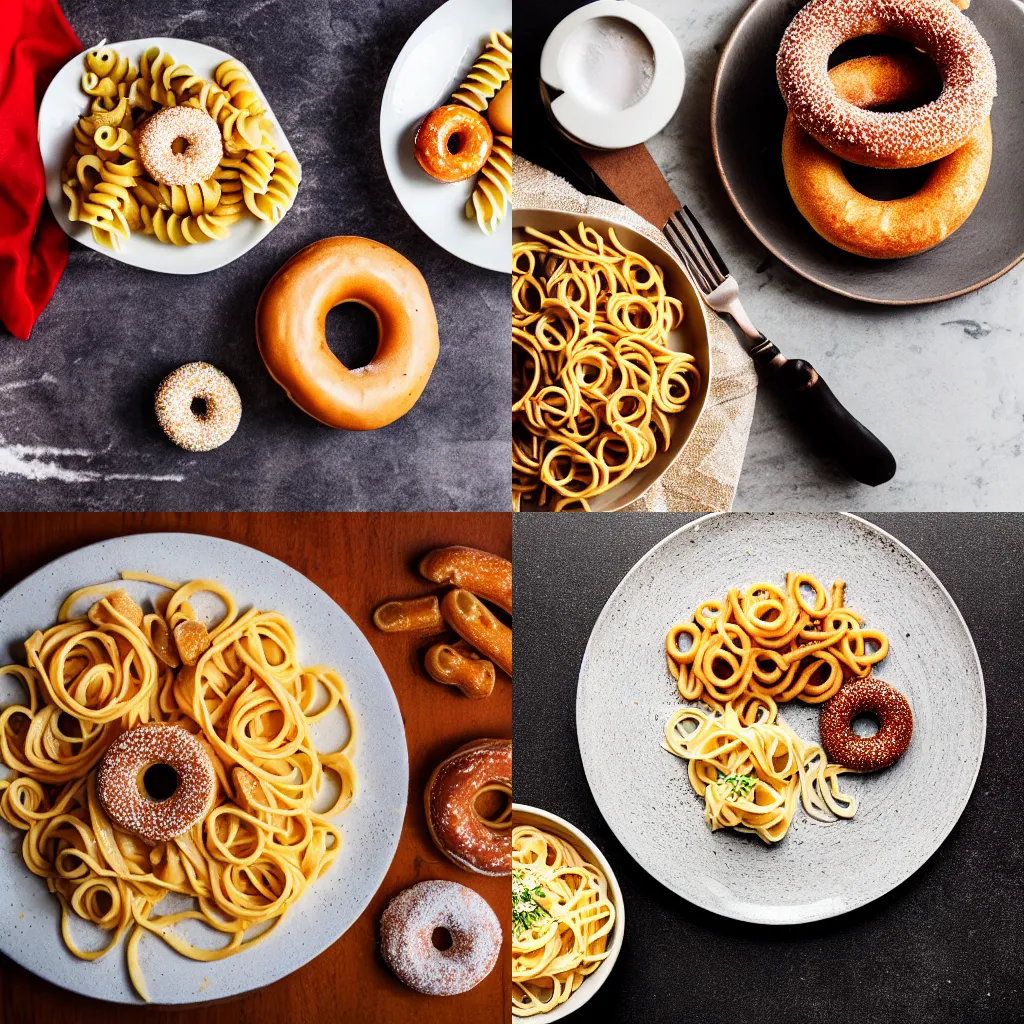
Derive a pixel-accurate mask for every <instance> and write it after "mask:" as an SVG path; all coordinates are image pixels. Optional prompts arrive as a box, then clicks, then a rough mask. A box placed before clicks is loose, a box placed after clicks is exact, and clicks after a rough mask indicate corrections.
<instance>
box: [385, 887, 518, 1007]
mask: <svg viewBox="0 0 1024 1024" xmlns="http://www.w3.org/2000/svg"><path fill="white" fill-rule="evenodd" d="M438 928H441V929H443V930H444V931H446V932H448V934H449V935H450V936H451V940H452V942H451V946H449V947H448V948H447V949H438V948H437V947H436V946H435V945H434V942H433V937H434V931H435V930H436V929H438ZM380 951H381V955H382V956H383V957H384V960H385V962H386V963H387V965H388V967H390V968H391V970H392V971H394V972H395V974H396V975H397V976H398V978H399V979H400V980H401V981H403V982H405V984H406V985H408V986H409V988H412V989H415V990H416V991H417V992H423V993H424V994H426V995H432V996H454V995H458V994H459V993H460V992H468V991H469V990H470V989H471V988H474V987H475V986H476V985H479V984H480V982H481V981H483V980H484V978H486V977H487V975H488V974H490V973H491V971H492V970H493V969H494V965H495V964H496V963H497V962H498V954H499V953H500V952H501V923H500V922H499V921H498V916H497V914H495V913H494V911H493V910H492V909H491V908H490V906H488V904H487V903H486V901H485V900H484V899H483V897H481V896H479V895H478V894H477V893H475V892H474V891H473V890H472V889H469V888H467V887H466V886H464V885H459V883H458V882H445V881H440V880H438V881H429V882H419V883H417V884H416V885H414V886H412V888H410V889H406V890H405V891H404V892H400V893H399V894H398V895H397V896H396V897H395V898H394V899H393V900H392V901H391V902H390V903H389V904H388V906H387V909H386V910H385V911H384V913H383V915H382V916H381V919H380Z"/></svg>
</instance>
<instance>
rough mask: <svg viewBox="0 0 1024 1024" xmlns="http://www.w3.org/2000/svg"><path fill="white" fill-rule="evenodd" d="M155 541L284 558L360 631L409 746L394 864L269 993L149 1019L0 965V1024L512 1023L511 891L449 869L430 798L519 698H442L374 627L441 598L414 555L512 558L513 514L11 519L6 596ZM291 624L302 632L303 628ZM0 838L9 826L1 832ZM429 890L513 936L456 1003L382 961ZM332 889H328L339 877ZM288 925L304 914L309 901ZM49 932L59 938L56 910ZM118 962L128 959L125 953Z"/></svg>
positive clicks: (503, 882) (3, 550)
mask: <svg viewBox="0 0 1024 1024" xmlns="http://www.w3.org/2000/svg"><path fill="white" fill-rule="evenodd" d="M156 530H181V531H186V532H192V533H205V534H210V535H213V536H218V537H225V538H228V539H230V540H234V541H239V542H241V543H243V544H248V545H250V546H251V547H254V548H258V549H259V550H261V551H265V552H266V553H268V554H270V555H273V556H274V557H276V558H280V559H281V560H282V561H284V562H287V563H288V564H289V565H291V566H293V567H294V568H295V569H297V570H298V571H299V572H301V573H303V574H304V575H306V576H308V577H309V578H310V579H311V580H312V581H313V582H314V583H316V584H317V585H318V586H319V587H322V588H323V589H324V590H325V591H326V592H327V593H328V594H330V595H331V597H333V598H334V599H335V600H336V601H337V602H338V604H339V605H341V607H342V608H344V609H345V611H346V612H347V613H348V614H349V615H350V616H351V617H352V619H353V620H354V621H355V623H356V624H357V625H358V626H359V628H360V629H362V631H363V633H364V634H365V635H366V637H367V638H368V639H369V641H370V643H371V644H372V645H373V647H374V650H376V652H377V654H378V656H379V657H380V660H381V662H382V663H383V665H384V668H385V670H386V671H387V673H388V676H389V677H390V679H391V683H392V685H393V687H394V689H395V693H396V695H397V696H398V702H399V704H400V706H401V709H402V717H403V719H404V721H405V728H406V737H407V740H408V745H409V771H410V778H409V807H408V810H407V812H406V816H405V821H404V823H403V826H402V838H401V842H400V844H399V847H398V853H397V854H396V856H395V859H394V862H393V863H392V865H391V869H390V870H389V872H388V875H387V878H386V879H385V881H384V884H383V885H382V886H381V888H380V890H379V891H378V892H377V894H376V895H375V896H374V898H373V900H372V901H371V903H370V905H369V907H368V908H367V909H366V911H365V912H364V913H363V915H362V916H361V917H360V918H359V920H358V921H356V923H355V924H354V925H353V926H352V927H351V928H350V929H349V930H348V932H347V933H346V934H345V935H343V936H342V938H341V939H339V940H338V941H337V942H336V943H335V944H334V945H333V946H331V947H330V948H328V949H327V950H326V951H325V952H323V953H322V954H321V955H320V956H319V957H317V958H316V959H315V960H313V961H312V962H311V963H309V964H307V965H306V966H305V967H303V968H301V969H300V970H298V971H296V972H295V973H294V974H291V975H289V976H288V977H287V978H283V979H282V980H281V981H278V982H276V983H275V984H273V985H271V986H269V987H268V988H265V989H261V990H259V991H257V992H253V993H249V994H248V995H245V996H241V997H239V998H236V999H232V1000H228V1001H224V1002H220V1003H217V1004H212V1003H207V1004H203V1005H200V1006H197V1007H195V1008H190V1009H188V1010H166V1011H165V1010H159V1011H157V1012H156V1013H154V1009H153V1008H148V1007H147V1008H143V1007H126V1006H117V1005H113V1004H109V1003H102V1002H98V1001H95V1000H91V999H85V998H83V997H81V996H76V995H75V994H73V993H71V992H67V991H65V990H63V989H60V988H57V987H56V986H54V985H51V984H48V983H47V982H44V981H41V980H40V979H38V978H37V977H35V976H34V975H32V974H29V973H28V972H27V971H25V970H23V969H22V968H21V967H19V966H17V965H16V964H14V963H12V962H11V961H10V960H7V959H6V958H4V957H0V1024H57V1022H60V1024H68V1022H70V1021H75V1022H79V1021H80V1022H85V1024H91V1022H94V1021H95V1022H100V1021H102V1022H103V1024H130V1022H138V1021H142V1020H153V1019H154V1018H155V1019H156V1020H157V1021H161V1022H164V1021H166V1022H168V1024H171V1022H178V1021H180V1022H185V1021H188V1022H189V1024H255V1022H263V1021H267V1022H275V1024H276V1022H289V1024H290V1022H293V1021H294V1022H300V1021H301V1022H304V1024H305V1022H308V1024H315V1022H320V1021H324V1022H326V1021H331V1022H336V1021H344V1020H348V1021H358V1022H360V1024H391V1022H399V1021H402V1022H405V1021H412V1020H415V1021H416V1022H417V1024H430V1022H434V1021H438V1022H440V1021H445V1022H448V1024H450V1022H452V1021H473V1022H474V1024H477V1022H479V1024H498V1022H505V1021H508V1020H510V1019H511V1009H510V1006H511V993H510V991H509V989H510V985H511V982H510V968H509V966H508V965H509V964H510V962H511V952H510V948H509V935H508V930H507V929H508V920H509V905H510V901H511V895H510V883H509V881H508V880H507V879H502V878H485V877H483V876H480V875H475V874H470V873H469V872H466V871H463V870H461V869H460V868H458V867H456V866H455V865H454V864H452V863H451V862H450V861H448V860H447V859H446V858H445V857H443V856H442V855H441V853H440V852H439V851H438V850H437V848H436V847H435V846H434V844H433V842H432V841H431V839H430V835H429V833H428V832H427V828H426V824H425V822H424V817H423V802H422V795H423V786H424V783H425V781H426V779H427V777H428V776H429V774H430V772H431V771H432V770H433V768H434V766H435V765H436V764H437V762H438V761H440V760H441V759H442V758H443V757H445V756H447V755H448V754H449V753H450V752H451V751H452V750H454V749H455V748H456V747H458V746H460V745H462V744H463V743H466V742H468V741H470V740H473V739H477V738H479V737H483V736H498V737H511V735H512V686H511V684H510V682H509V681H508V679H507V678H504V677H502V676H501V675H500V673H499V679H498V683H497V685H496V686H495V689H494V692H493V693H492V694H491V696H490V697H488V698H486V699H484V700H469V699H467V698H465V697H463V696H462V694H461V693H459V692H457V691H456V690H454V689H452V688H449V687H444V686H439V685H437V684H435V683H433V682H431V681H430V680H429V679H428V678H427V677H426V675H425V674H424V672H423V670H422V668H421V666H420V662H419V658H420V655H421V652H422V650H423V649H424V647H425V646H427V645H426V644H425V642H424V641H422V640H419V641H416V640H412V639H410V638H409V637H404V636H401V635H386V634H383V633H380V632H379V631H377V630H376V629H375V628H374V627H373V624H372V622H371V618H370V616H371V614H372V612H373V609H374V607H375V606H376V605H377V604H379V603H380V602H381V601H383V600H385V599H387V598H395V597H406V596H415V595H419V594H424V593H431V592H433V591H436V590H437V589H438V588H437V587H436V586H435V585H434V584H430V583H428V582H427V581H426V580H424V579H422V578H421V577H420V576H419V574H418V573H417V572H416V563H417V561H418V559H419V557H420V556H421V555H423V554H424V553H426V552H427V551H428V550H430V549H431V548H434V547H440V546H443V545H447V544H469V545H472V546H474V547H480V548H484V549H486V550H488V551H493V552H495V553H496V554H500V555H503V556H505V557H508V558H510V557H511V554H512V516H511V514H509V513H500V512H499V513H479V514H476V513H447V514H446V513H386V514H373V513H365V514H363V513H337V514H319V513H295V514H289V513H262V514H257V513H245V514H243V513H223V514H214V513H109V514H108V513H76V514H64V513H46V514H23V513H3V514H0V590H7V589H8V588H10V587H11V586H13V585H14V584H15V583H17V582H18V581H19V580H20V579H21V578H22V577H24V576H25V575H27V574H28V573H30V572H33V571H34V570H35V569H37V568H39V567H40V566H42V565H44V564H45V563H46V562H48V561H51V560H52V559H54V558H57V557H58V556H60V555H62V554H65V553H66V552H68V551H72V550H74V549H75V548H78V547H81V546H82V545H84V544H88V543H92V542H93V541H98V540H104V539H106V538H108V537H116V536H120V535H122V534H127V533H144V532H151V531H156ZM83 582H86V581H83ZM296 626H297V631H298V632H300V633H301V623H297V624H296ZM0 827H4V828H7V827H8V826H7V825H6V823H3V822H0ZM427 878H447V879H452V880H454V881H457V882H461V883H463V884H464V885H469V886H471V887H472V888H474V889H475V890H476V891H477V892H479V893H480V894H481V895H482V896H483V897H484V898H485V899H486V900H487V901H488V902H489V903H490V904H491V906H492V907H493V908H494V910H495V912H496V913H497V914H498V916H499V919H500V920H501V921H502V923H503V924H504V926H505V929H506V934H505V944H504V947H503V949H502V954H501V959H500V960H499V962H498V966H497V967H496V968H495V970H494V971H492V972H491V974H490V975H489V976H488V977H487V978H486V979H485V980H484V981H483V982H482V983H481V984H480V985H478V986H477V987H476V988H475V989H473V990H472V991H470V992H467V993H465V994H464V995H461V996H451V997H447V998H442V997H436V996H422V995H419V994H417V993H416V992H413V991H412V990H411V989H409V988H406V987H405V986H404V985H402V984H401V983H400V982H399V981H397V980H396V979H395V978H394V976H393V975H392V974H391V973H390V972H389V971H388V969H387V967H386V966H385V965H384V963H383V961H382V960H381V959H380V955H379V953H378V952H377V921H378V919H379V917H380V914H381V912H382V910H383V909H384V907H385V905H386V904H387V902H388V900H389V899H391V897H392V896H394V895H395V894H396V893H398V892H399V891H401V890H402V889H404V888H407V887H408V886H410V885H412V884H413V883H415V882H417V881H421V880H423V879H427ZM325 881H326V882H327V883H328V884H329V883H330V882H331V876H330V874H328V876H327V877H326V879H325ZM40 884H41V883H40ZM321 884H322V883H321ZM292 913H294V914H300V915H301V913H302V905H301V903H300V904H299V905H298V906H297V907H296V908H295V909H294V910H293V911H292ZM53 920H54V930H55V932H56V929H57V928H58V920H59V915H58V913H57V905H56V902H55V903H54V917H53ZM112 955H122V956H123V950H122V949H119V950H118V951H117V952H116V953H115V954H112ZM243 955H244V954H243ZM228 962H229V963H230V961H228Z"/></svg>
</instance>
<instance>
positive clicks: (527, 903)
mask: <svg viewBox="0 0 1024 1024" xmlns="http://www.w3.org/2000/svg"><path fill="white" fill-rule="evenodd" d="M545 895H546V894H545V892H544V890H543V889H542V888H541V886H540V883H539V882H538V881H537V879H536V878H534V877H533V876H532V875H527V873H526V872H524V871H513V872H512V932H513V934H514V935H520V934H522V933H523V932H526V931H529V930H530V929H531V928H532V927H533V926H534V925H535V924H536V923H537V922H538V921H539V920H540V919H541V918H544V917H550V916H551V915H550V914H549V913H548V912H547V911H546V910H545V909H544V908H543V907H542V906H540V904H539V903H538V902H537V900H541V899H543V898H544V896H545Z"/></svg>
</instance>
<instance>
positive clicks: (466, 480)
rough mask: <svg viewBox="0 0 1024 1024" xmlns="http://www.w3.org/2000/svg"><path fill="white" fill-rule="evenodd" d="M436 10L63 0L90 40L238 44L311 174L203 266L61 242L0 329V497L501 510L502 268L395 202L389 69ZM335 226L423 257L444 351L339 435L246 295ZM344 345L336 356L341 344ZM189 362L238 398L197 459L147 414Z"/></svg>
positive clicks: (144, 505) (102, 505)
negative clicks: (271, 361) (217, 260)
mask: <svg viewBox="0 0 1024 1024" xmlns="http://www.w3.org/2000/svg"><path fill="white" fill-rule="evenodd" d="M438 6H440V0H246V2H239V0H218V2H217V3H198V2H195V0H164V2H162V3H159V4H157V3H144V4H126V3H122V2H121V0H64V9H65V12H66V13H67V15H68V17H69V19H70V21H71V24H72V25H73V26H74V28H75V30H76V32H77V33H78V35H79V38H80V39H81V40H82V43H83V45H84V46H92V45H95V44H96V43H98V42H99V41H100V40H101V39H104V38H106V39H108V40H110V41H111V42H113V41H116V40H121V39H134V38H142V37H146V36H175V37H180V38H187V39H193V40H197V41H199V42H203V43H208V44H210V45H212V46H217V47H220V48H221V49H223V50H226V51H227V52H229V53H231V54H233V55H235V56H236V57H238V58H239V59H240V60H242V61H243V62H244V63H245V64H246V65H247V66H248V67H249V68H250V70H251V71H252V72H253V74H254V75H255V76H256V77H257V79H258V80H259V83H260V85H261V87H262V89H263V91H264V93H265V94H266V96H267V98H268V99H269V101H270V104H271V106H272V107H273V109H274V112H275V114H276V115H277V117H278V120H279V121H280V122H281V124H282V126H283V128H284V130H285V133H286V134H287V136H288V138H289V141H290V142H291V144H292V146H293V147H294V149H295V151H296V153H297V155H298V157H299V160H300V161H301V162H302V168H303V180H302V186H301V188H300V190H299V193H298V198H297V200H296V204H295V206H294V207H293V208H292V210H291V211H290V212H289V213H288V215H287V216H286V217H285V218H284V220H283V221H282V222H281V223H280V225H279V226H278V227H277V228H275V230H274V231H273V232H271V234H270V235H268V236H267V238H266V239H264V241H262V242H261V243H260V244H259V245H258V246H256V248H254V249H252V250H251V251H250V252H248V253H246V255H244V256H242V257H241V258H240V259H238V260H236V261H235V262H234V263H231V264H229V265H228V266H226V267H222V268H221V269H220V270H216V271H213V272H212V273H209V274H203V275H196V276H191V277H175V276H171V275H162V274H155V273H152V272H149V271H145V270H138V269H135V268H133V267H129V266H126V265H124V264H121V263H117V262H115V261H113V260H110V259H108V258H106V257H105V256H103V255H101V254H100V253H97V252H93V251H91V250H88V249H85V248H83V247H81V246H79V245H77V244H76V243H72V244H71V256H70V261H69V264H68V268H67V271H66V272H65V274H64V277H63V278H62V280H61V282H60V284H59V285H58V287H57V291H56V294H55V295H54V298H53V301H52V302H51V303H50V305H49V307H48V308H47V309H46V310H45V311H44V313H43V315H42V316H41V317H40V319H39V321H38V323H37V325H36V328H35V330H34V332H33V334H32V338H31V340H30V341H28V342H27V343H22V342H19V341H17V340H15V339H14V338H12V337H11V336H10V335H9V334H7V332H6V331H4V330H3V328H2V327H0V507H3V508H7V509H26V510H33V509H57V508H59V509H92V510H109V509H166V510H196V509H210V510H222V509H249V510H263V509H288V510H297V511H305V510H312V509H417V510H419V509H459V510H468V509H507V508H509V500H510V499H509V493H510V480H511V471H510V465H509V458H508V444H509V440H508V439H509V412H508V395H509V387H510V385H509V348H508V345H509V340H508V339H509V326H508V325H509V322H510V318H511V313H510V299H509V291H508V280H507V278H506V277H505V276H504V275H501V274H495V273H492V272H490V271H486V270H481V269H478V268H476V267H472V266H470V265H469V264H467V263H463V262H461V261H460V260H458V259H457V258H456V257H454V256H451V255H450V254H448V253H447V252H445V251H444V250H443V249H441V248H440V247H439V246H437V245H435V244H434V242H432V241H431V240H430V239H429V238H427V237H426V236H425V235H423V234H422V232H420V230H419V229H418V228H417V227H416V226H415V225H414V224H413V223H412V222H411V221H410V220H409V218H408V217H407V216H406V214H405V212H404V211H403V209H402V207H401V206H400V205H399V203H398V200H397V199H396V198H395V195H394V193H393V191H392V189H391V186H390V184H389V183H388V180H387V177H386V175H385V173H384V164H383V160H382V158H381V153H380V143H379V137H378V113H379V109H380V98H381V95H382V93H383V90H384V84H385V82H386V81H387V77H388V73H389V71H390V69H391V66H392V64H393V63H394V60H395V58H396V56H397V55H398V52H399V50H401V48H402V46H403V45H404V43H405V41H406V39H407V38H408V37H409V36H410V35H411V34H412V32H413V30H414V29H415V28H416V26H417V25H418V24H419V23H420V22H421V21H422V20H423V19H424V18H425V17H426V16H427V15H428V14H429V13H430V12H431V11H433V10H434V9H435V8H436V7H438ZM134 56H135V57H137V56H138V55H134ZM336 234H354V235H365V236H368V237H370V238H374V239H377V240H378V241H381V242H384V243H385V244H387V245H390V246H392V247H393V248H395V249H397V250H398V251H399V252H401V253H403V254H404V255H405V256H407V257H408V258H409V259H410V260H412V262H413V263H415V264H416V265H417V266H418V267H419V268H420V270H421V271H422V273H423V275H424V277H425V278H426V280H427V284H428V285H429V287H430V292H431V295H432V297H433V301H434V306H435V308H436V311H437V317H438V325H439V328H440V336H441V354H440V357H439V359H438V362H437V366H436V367H435V369H434V373H433V376H432V377H431V379H430V382H429V384H428V385H427V389H426V391H425V392H424V394H423V396H422V397H421V399H420V400H419V402H418V403H417V405H416V406H415V407H414V408H413V410H412V411H411V412H410V413H409V414H407V415H406V416H405V417H404V418H402V419H400V420H398V421H397V422H396V423H393V424H391V425H390V426H388V427H385V428H383V429H381V430H376V431H371V432H366V433H347V432H343V431H334V430H331V429H329V428H327V427H324V426H321V425H320V424H319V423H317V422H316V421H314V420H313V419H310V418H309V417H308V416H306V415H305V414H304V413H302V412H301V411H300V410H298V409H297V408H296V407H295V406H294V405H292V403H291V402H290V401H289V400H288V398H287V397H286V396H285V393H284V391H282V389H281V388H279V387H278V386H277V385H276V384H275V383H274V382H273V381H272V380H271V378H270V376H269V375H268V374H267V372H266V370H265V369H264V366H263V362H262V360H261V359H260V356H259V353H258V351H257V348H256V341H255V335H254V327H253V317H254V314H255V309H256V302H257V300H258V298H259V295H260V292H261V291H262V289H263V287H264V286H265V285H266V283H267V281H268V280H269V279H270V277H271V275H272V274H273V273H274V271H275V270H276V269H277V268H278V267H279V266H280V265H281V264H282V263H283V262H284V261H285V260H286V259H288V257H289V256H291V255H292V254H293V253H294V252H296V251H297V250H298V249H300V248H302V247H303V246H304V245H307V244H308V243H310V242H312V241H315V240H316V239H318V238H322V237H324V236H327V235H336ZM332 315H333V316H339V315H338V314H332ZM339 319H342V320H343V321H344V322H345V323H355V322H356V321H355V318H354V317H349V316H348V315H347V314H345V315H342V316H341V317H339ZM357 326H358V325H357ZM362 326H363V327H365V324H363V325H362ZM329 333H330V331H329ZM361 333H362V334H363V335H364V337H363V342H364V344H363V346H362V347H363V348H365V347H366V344H365V342H366V339H365V333H366V332H365V331H363V332H361ZM332 341H333V339H332ZM340 346H341V343H340V342H339V347H337V348H336V351H337V352H338V353H339V354H341V355H343V356H344V355H345V353H346V352H347V351H349V350H350V346H345V347H344V348H342V347H340ZM193 360H206V361H208V362H212V363H214V364H215V365H216V366H219V367H220V368H221V369H222V370H224V371H225V372H226V373H227V374H228V375H229V376H230V377H231V378H232V380H234V382H235V384H236V385H237V387H238V390H239V392H240V393H241V396H242V405H243V416H242V423H241V426H240V427H239V430H238V432H237V433H236V435H235V436H234V437H233V438H232V439H231V441H229V442H228V443H227V444H226V445H224V446H222V447H221V448H218V449H216V450H215V451H213V452H207V453H203V454H198V455H197V454H190V453H188V452H185V451H182V450H181V449H178V448H175V447H174V446H173V445H171V444H170V442H168V441H167V440H166V439H165V438H164V436H163V434H162V433H161V432H160V429H159V427H158V426H157V424H156V420H155V417H154V414H153V393H154V391H155V389H156V386H157V384H158V383H159V382H160V380H161V379H162V378H163V376H164V375H165V374H167V373H168V372H169V371H170V370H172V369H174V368H175V367H177V366H179V365H181V364H182V363H186V362H191V361H193Z"/></svg>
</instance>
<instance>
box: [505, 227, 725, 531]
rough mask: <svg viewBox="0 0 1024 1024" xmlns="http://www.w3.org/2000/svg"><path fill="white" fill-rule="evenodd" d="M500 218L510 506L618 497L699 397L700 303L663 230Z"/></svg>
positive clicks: (668, 450)
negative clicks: (657, 236) (506, 235)
mask: <svg viewBox="0 0 1024 1024" xmlns="http://www.w3.org/2000/svg"><path fill="white" fill-rule="evenodd" d="M512 228H513V231H512V498H513V509H515V510H523V511H555V512H561V511H595V512H597V511H604V512H611V511H617V510H619V509H623V508H625V507H626V506H627V505H629V504H630V503H631V502H634V501H636V500H637V499H638V498H639V497H641V496H642V495H643V494H644V493H645V492H646V491H647V490H648V489H649V488H651V487H652V486H653V485H654V484H655V482H656V481H657V480H658V479H659V478H660V477H661V476H662V475H663V474H664V473H665V472H666V471H667V470H668V469H669V467H670V466H671V465H672V464H673V463H674V462H675V460H676V459H677V458H678V457H679V456H680V454H681V452H682V451H683V449H684V448H685V447H686V444H687V442H688V441H689V440H690V437H691V435H692V434H693V431H694V428H695V426H696V424H697V420H698V419H699V417H700V414H701V412H702V410H703V408H704V404H705V402H706V400H707V395H708V385H709V382H710V379H711V372H712V369H711V351H710V344H709V340H708V332H709V328H708V313H707V310H706V308H705V306H704V303H703V302H702V300H701V299H700V297H699V296H698V295H697V293H696V291H695V290H694V288H693V285H692V284H691V283H690V280H689V278H688V277H687V276H686V273H685V271H684V270H683V268H682V266H681V264H680V263H679V262H678V261H677V259H676V257H675V256H674V255H673V254H672V251H671V250H670V249H669V248H668V244H667V242H666V243H664V244H661V243H659V242H656V241H654V240H653V239H652V238H648V237H647V236H646V235H643V234H640V233H639V232H637V231H635V230H633V229H632V228H630V227H629V226H628V225H627V224H626V223H625V222H623V221H617V220H615V219H614V218H610V217H598V216H593V215H589V214H579V213H567V212H563V211H559V210H546V209H517V210H515V211H513V215H512Z"/></svg>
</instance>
